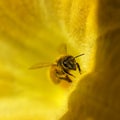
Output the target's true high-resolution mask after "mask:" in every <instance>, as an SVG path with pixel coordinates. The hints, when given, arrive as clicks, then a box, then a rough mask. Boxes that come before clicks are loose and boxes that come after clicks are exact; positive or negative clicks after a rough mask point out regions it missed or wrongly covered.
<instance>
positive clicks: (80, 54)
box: [74, 54, 84, 59]
mask: <svg viewBox="0 0 120 120" xmlns="http://www.w3.org/2000/svg"><path fill="white" fill-rule="evenodd" d="M82 55H84V54H80V55H77V56H75V57H74V59H75V58H77V57H80V56H82Z"/></svg>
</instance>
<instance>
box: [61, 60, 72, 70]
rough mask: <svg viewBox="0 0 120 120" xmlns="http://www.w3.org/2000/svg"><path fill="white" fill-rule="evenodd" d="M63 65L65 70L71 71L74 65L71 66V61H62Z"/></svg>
mask: <svg viewBox="0 0 120 120" xmlns="http://www.w3.org/2000/svg"><path fill="white" fill-rule="evenodd" d="M63 65H64V66H65V67H66V68H69V69H72V68H73V65H74V64H73V62H72V61H64V62H63Z"/></svg>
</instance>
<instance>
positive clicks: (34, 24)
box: [0, 0, 97, 120]
mask: <svg viewBox="0 0 120 120" xmlns="http://www.w3.org/2000/svg"><path fill="white" fill-rule="evenodd" d="M93 3H94V4H93ZM96 8H97V3H96V1H95V0H90V1H82V0H75V1H73V0H7V1H5V0H1V1H0V120H23V119H25V120H28V119H31V120H37V119H38V120H56V119H58V118H59V117H60V116H61V115H62V114H63V113H64V112H65V111H66V110H67V100H68V97H69V94H70V92H71V91H72V90H73V88H75V86H74V87H73V88H70V89H69V90H68V89H67V90H64V89H63V88H61V87H60V86H59V85H54V84H53V83H52V82H51V81H50V78H49V76H48V74H47V71H48V72H49V69H48V68H43V69H40V70H35V71H30V70H29V69H28V68H29V67H30V66H31V65H33V64H35V63H39V62H46V63H47V62H50V63H53V62H54V61H55V60H56V58H57V57H59V52H58V51H57V49H58V47H59V45H60V44H62V43H66V45H67V47H68V54H71V55H73V56H75V55H79V54H81V53H84V54H85V56H84V57H82V58H80V60H79V62H80V65H81V68H82V71H83V75H81V77H82V76H84V75H85V74H88V73H89V72H91V71H92V69H93V67H94V53H95V50H96V46H95V39H96V37H97V25H96ZM61 49H62V48H61Z"/></svg>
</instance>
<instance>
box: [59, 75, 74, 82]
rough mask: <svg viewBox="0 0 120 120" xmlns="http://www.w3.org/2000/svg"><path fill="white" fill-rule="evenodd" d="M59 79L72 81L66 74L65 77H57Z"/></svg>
mask: <svg viewBox="0 0 120 120" xmlns="http://www.w3.org/2000/svg"><path fill="white" fill-rule="evenodd" d="M59 79H62V80H65V81H67V82H72V80H71V79H70V78H69V77H68V76H67V75H66V76H65V77H59Z"/></svg>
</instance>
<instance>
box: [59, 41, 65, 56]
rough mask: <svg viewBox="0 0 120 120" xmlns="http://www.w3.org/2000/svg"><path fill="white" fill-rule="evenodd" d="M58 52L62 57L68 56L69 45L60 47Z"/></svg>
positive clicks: (63, 44)
mask: <svg viewBox="0 0 120 120" xmlns="http://www.w3.org/2000/svg"><path fill="white" fill-rule="evenodd" d="M58 52H59V53H60V54H62V55H66V54H67V45H66V44H65V43H62V44H60V45H59V47H58Z"/></svg>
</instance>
